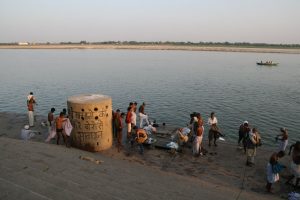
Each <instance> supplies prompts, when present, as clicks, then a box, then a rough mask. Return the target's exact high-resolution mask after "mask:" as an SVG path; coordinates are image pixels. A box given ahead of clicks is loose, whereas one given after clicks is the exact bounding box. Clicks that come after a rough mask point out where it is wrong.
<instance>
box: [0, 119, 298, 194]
mask: <svg viewBox="0 0 300 200" xmlns="http://www.w3.org/2000/svg"><path fill="white" fill-rule="evenodd" d="M43 119H45V118H44V117H41V116H38V118H37V120H38V123H37V125H36V126H35V127H34V129H35V130H37V131H39V132H41V134H40V135H39V134H37V135H36V136H35V138H33V139H32V140H31V141H29V142H24V141H21V140H15V139H12V138H18V137H19V134H20V129H21V128H22V127H23V125H24V124H26V123H27V117H26V115H23V114H15V113H0V148H1V149H0V151H1V154H0V169H1V170H0V191H5V192H3V193H1V194H0V199H16V198H20V199H26V198H27V199H99V198H100V197H101V199H281V198H282V197H286V196H287V193H288V192H290V191H291V190H292V188H291V186H288V185H285V184H284V181H285V178H284V177H285V176H287V175H288V174H289V171H288V170H285V171H284V172H283V175H282V176H281V181H280V182H279V183H277V184H275V185H274V193H275V194H272V195H270V194H267V193H266V192H265V188H264V186H265V171H266V170H265V168H266V164H267V162H268V158H269V156H270V155H271V153H272V151H273V149H269V148H267V147H261V148H259V149H258V156H257V158H256V165H255V166H254V167H252V168H250V167H246V166H245V159H246V158H245V155H244V154H243V152H241V151H240V150H238V149H237V148H236V146H235V145H233V144H229V143H226V142H224V143H221V142H219V146H218V147H211V148H209V147H208V146H207V142H204V143H205V144H204V147H205V148H206V149H207V150H208V154H207V155H206V156H202V157H199V158H195V157H192V156H191V152H190V149H188V148H187V149H184V151H183V152H182V153H176V154H171V153H170V152H168V151H165V150H159V149H146V150H145V154H144V156H141V155H139V154H138V153H137V150H136V149H132V150H130V151H122V152H120V153H118V152H117V151H116V148H115V147H113V148H111V149H110V150H108V151H104V152H101V153H89V152H84V151H81V150H78V149H74V148H66V147H65V146H63V145H59V146H57V145H55V144H45V143H43V142H42V141H43V140H44V138H45V137H46V134H47V133H46V132H47V128H46V127H42V126H40V125H39V122H40V121H42V120H43ZM82 155H83V156H89V157H93V158H95V159H98V160H102V161H104V163H102V164H100V165H97V164H94V163H91V162H89V161H84V160H80V159H79V156H82ZM289 159H290V158H289V157H288V156H286V157H285V158H284V159H282V160H281V162H282V163H284V164H286V165H288V163H289ZM24 197H26V198H24Z"/></svg>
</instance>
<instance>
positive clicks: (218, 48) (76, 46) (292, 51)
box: [0, 44, 300, 54]
mask: <svg viewBox="0 0 300 200" xmlns="http://www.w3.org/2000/svg"><path fill="white" fill-rule="evenodd" d="M0 49H132V50H181V51H220V52H248V53H284V54H300V49H292V48H265V47H262V48H259V47H227V46H188V45H122V44H70V45H69V44H50V45H46V44H42V45H0Z"/></svg>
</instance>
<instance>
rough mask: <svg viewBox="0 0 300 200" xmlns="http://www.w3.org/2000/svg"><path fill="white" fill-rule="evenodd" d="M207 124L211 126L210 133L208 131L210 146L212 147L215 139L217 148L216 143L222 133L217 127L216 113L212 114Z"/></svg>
mask: <svg viewBox="0 0 300 200" xmlns="http://www.w3.org/2000/svg"><path fill="white" fill-rule="evenodd" d="M207 124H208V125H209V126H210V128H209V131H208V140H209V143H208V146H211V141H212V139H214V144H215V146H217V143H216V141H217V139H218V138H219V136H220V135H221V133H220V131H219V128H218V126H217V124H218V119H217V118H216V116H215V113H214V112H212V113H211V114H210V117H209V118H208V120H207Z"/></svg>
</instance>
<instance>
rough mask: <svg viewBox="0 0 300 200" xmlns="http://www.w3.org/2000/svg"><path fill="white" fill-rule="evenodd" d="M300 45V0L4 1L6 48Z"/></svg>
mask: <svg viewBox="0 0 300 200" xmlns="http://www.w3.org/2000/svg"><path fill="white" fill-rule="evenodd" d="M81 40H86V41H89V42H95V41H108V40H114V41H118V40H120V41H125V40H127V41H129V40H134V41H192V42H199V41H204V42H209V41H212V42H225V41H229V42H265V43H297V44H300V0H0V42H18V41H28V42H48V41H49V42H61V41H72V42H76V41H81Z"/></svg>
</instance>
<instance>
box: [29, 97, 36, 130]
mask: <svg viewBox="0 0 300 200" xmlns="http://www.w3.org/2000/svg"><path fill="white" fill-rule="evenodd" d="M35 105H37V104H36V101H35V97H34V96H33V92H30V93H29V95H28V96H27V108H28V121H29V126H30V127H33V126H34V106H35Z"/></svg>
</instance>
